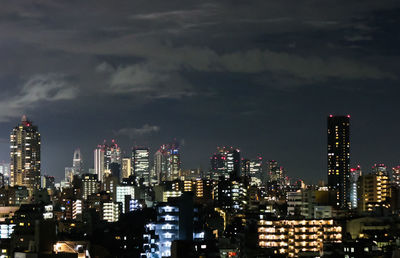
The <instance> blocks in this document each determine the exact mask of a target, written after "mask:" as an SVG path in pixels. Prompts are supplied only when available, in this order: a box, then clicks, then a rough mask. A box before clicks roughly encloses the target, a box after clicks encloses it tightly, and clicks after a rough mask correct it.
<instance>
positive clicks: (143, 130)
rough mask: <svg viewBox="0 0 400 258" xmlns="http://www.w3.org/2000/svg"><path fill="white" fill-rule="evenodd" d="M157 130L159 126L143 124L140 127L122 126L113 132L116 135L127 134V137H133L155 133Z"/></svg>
mask: <svg viewBox="0 0 400 258" xmlns="http://www.w3.org/2000/svg"><path fill="white" fill-rule="evenodd" d="M158 131H160V127H159V126H157V125H148V124H145V125H143V126H142V127H140V128H122V129H119V130H117V131H114V134H115V135H117V136H128V137H129V139H135V137H138V136H143V135H145V134H152V133H156V132H158Z"/></svg>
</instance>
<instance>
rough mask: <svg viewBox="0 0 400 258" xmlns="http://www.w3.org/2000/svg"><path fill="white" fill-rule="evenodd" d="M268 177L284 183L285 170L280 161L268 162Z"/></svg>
mask: <svg viewBox="0 0 400 258" xmlns="http://www.w3.org/2000/svg"><path fill="white" fill-rule="evenodd" d="M267 170H268V177H269V181H270V182H277V183H278V184H281V185H282V184H284V180H285V171H284V169H283V167H280V166H279V165H278V161H276V160H270V161H268V164H267Z"/></svg>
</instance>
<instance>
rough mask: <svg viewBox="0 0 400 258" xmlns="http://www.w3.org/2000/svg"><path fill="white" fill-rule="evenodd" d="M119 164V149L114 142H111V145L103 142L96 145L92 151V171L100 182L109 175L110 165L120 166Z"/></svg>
mask: <svg viewBox="0 0 400 258" xmlns="http://www.w3.org/2000/svg"><path fill="white" fill-rule="evenodd" d="M121 162H122V160H121V149H120V147H119V146H118V144H116V143H115V141H114V140H112V141H111V145H108V144H107V143H106V142H105V141H104V143H103V144H102V145H98V146H97V147H96V149H95V150H94V170H95V172H96V174H97V176H98V180H100V181H103V179H104V177H105V176H108V175H110V173H111V168H110V164H111V163H117V164H119V165H121Z"/></svg>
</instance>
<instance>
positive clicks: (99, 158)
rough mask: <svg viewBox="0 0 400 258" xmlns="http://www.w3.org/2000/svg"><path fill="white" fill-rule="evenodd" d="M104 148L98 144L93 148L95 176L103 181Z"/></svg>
mask: <svg viewBox="0 0 400 258" xmlns="http://www.w3.org/2000/svg"><path fill="white" fill-rule="evenodd" d="M104 154H105V152H104V148H103V147H102V146H101V145H99V146H97V147H96V149H95V150H94V171H95V173H96V175H97V178H98V180H99V181H101V182H102V181H103V176H104V169H105V166H104V156H105V155H104Z"/></svg>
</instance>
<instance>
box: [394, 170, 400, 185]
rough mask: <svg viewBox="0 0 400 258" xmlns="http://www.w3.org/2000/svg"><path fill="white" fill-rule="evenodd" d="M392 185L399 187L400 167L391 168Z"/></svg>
mask: <svg viewBox="0 0 400 258" xmlns="http://www.w3.org/2000/svg"><path fill="white" fill-rule="evenodd" d="M392 184H393V185H394V186H397V187H400V166H396V167H394V168H392Z"/></svg>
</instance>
